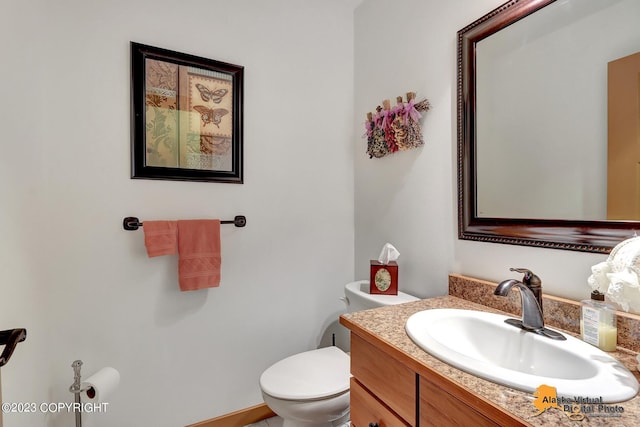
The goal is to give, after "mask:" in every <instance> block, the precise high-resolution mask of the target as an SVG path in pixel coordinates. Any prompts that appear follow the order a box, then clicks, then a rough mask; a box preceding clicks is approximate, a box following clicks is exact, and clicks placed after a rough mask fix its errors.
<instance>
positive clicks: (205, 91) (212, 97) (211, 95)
mask: <svg viewBox="0 0 640 427" xmlns="http://www.w3.org/2000/svg"><path fill="white" fill-rule="evenodd" d="M196 89H198V92H200V98H202V100H203V101H204V102H208V101H213V102H215V103H216V104H219V103H220V101H222V98H223V97H224V96H225V95H226V94H227V92H229V91H228V90H227V89H216V90H214V91H211V90H209V88H208V87H206V86H205V85H203V84H200V83H196Z"/></svg>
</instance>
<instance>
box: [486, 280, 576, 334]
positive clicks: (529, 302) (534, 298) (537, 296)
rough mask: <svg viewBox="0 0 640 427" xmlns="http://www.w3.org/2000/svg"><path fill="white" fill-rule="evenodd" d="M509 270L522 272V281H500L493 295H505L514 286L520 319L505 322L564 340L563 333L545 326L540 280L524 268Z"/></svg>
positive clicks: (528, 330)
mask: <svg viewBox="0 0 640 427" xmlns="http://www.w3.org/2000/svg"><path fill="white" fill-rule="evenodd" d="M510 270H511V271H517V272H518V273H524V277H523V278H522V281H518V280H515V279H508V280H504V281H502V282H500V284H499V285H498V286H497V287H496V289H495V291H494V292H493V294H494V295H500V296H503V297H504V296H507V294H509V291H510V290H511V288H513V287H514V286H515V287H517V288H518V289H519V290H520V299H521V301H522V320H517V319H507V320H505V322H506V323H508V324H510V325H513V326H516V327H518V328H520V329H523V330H525V331H527V332H535V333H536V334H539V335H543V336H545V337H548V338H552V339H555V340H566V338H565V337H564V335H562V334H560V333H558V332H556V331H552V330H551V329H548V328H545V326H544V317H543V312H542V281H541V280H540V278H539V277H538V276H536V275H535V274H533V273H532V272H531V270H527V269H526V268H511V269H510Z"/></svg>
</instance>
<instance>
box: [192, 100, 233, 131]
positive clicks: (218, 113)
mask: <svg viewBox="0 0 640 427" xmlns="http://www.w3.org/2000/svg"><path fill="white" fill-rule="evenodd" d="M193 109H194V110H196V111H197V112H198V113H200V118H201V119H202V125H203V126H206V125H207V124H208V123H213V124H214V125H216V126H217V127H220V122H221V121H222V117H223V116H224V115H226V114H228V113H229V111H228V110H225V109H224V108H208V107H205V106H204V105H194V106H193Z"/></svg>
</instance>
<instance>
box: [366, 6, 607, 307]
mask: <svg viewBox="0 0 640 427" xmlns="http://www.w3.org/2000/svg"><path fill="white" fill-rule="evenodd" d="M502 3H503V1H502V0H482V1H478V0H459V1H455V2H449V1H447V2H445V1H437V0H402V1H397V2H388V1H384V0H368V1H366V2H365V3H363V4H362V5H361V6H359V7H358V8H357V9H356V14H355V65H354V66H355V111H354V113H355V115H356V116H355V123H356V124H355V126H356V130H355V134H356V135H362V133H363V132H364V127H363V122H364V118H365V114H366V113H367V112H368V111H371V110H372V109H374V108H375V106H376V105H378V104H380V103H381V101H382V100H383V99H385V98H391V99H394V98H395V97H396V96H397V95H401V94H404V93H405V92H407V91H411V90H413V91H416V92H417V93H418V98H419V99H422V98H423V97H426V98H428V99H429V100H430V101H431V104H432V110H431V111H429V112H427V113H426V116H425V118H424V121H423V133H424V137H425V146H424V147H422V148H420V149H418V150H413V151H408V152H401V153H398V154H395V155H392V156H387V157H384V158H382V159H369V158H368V156H367V155H366V141H365V140H364V139H362V138H360V139H358V140H357V141H356V143H355V148H354V150H355V224H356V237H355V250H356V253H355V262H356V265H355V271H356V276H357V277H366V275H367V274H368V260H369V259H374V258H376V257H377V256H378V253H379V251H380V248H381V247H382V245H383V244H384V243H385V242H387V241H390V242H391V243H393V244H394V245H396V247H397V248H398V250H399V251H400V253H401V256H400V260H399V265H400V270H399V275H400V278H399V281H400V288H401V289H402V290H405V291H407V292H411V293H414V294H416V295H419V296H423V297H426V296H433V295H442V294H445V293H446V292H447V275H448V274H449V273H452V272H453V273H462V274H467V275H470V276H474V277H478V278H483V279H487V280H493V281H499V280H502V279H505V278H511V277H518V276H517V275H514V274H513V273H511V272H510V271H509V267H527V268H530V269H532V270H533V271H534V272H536V273H537V274H538V275H539V276H540V277H541V278H542V280H543V286H544V291H545V292H547V293H549V294H554V295H558V296H564V297H568V298H573V299H576V300H577V299H582V298H584V297H586V296H587V295H588V293H589V291H590V289H589V287H588V286H587V284H586V279H587V277H588V276H589V274H590V267H591V265H593V264H595V263H597V262H600V261H603V260H604V259H605V258H606V256H605V255H596V254H586V253H579V252H570V251H560V250H547V249H539V248H531V247H521V246H511V245H502V244H492V243H481V242H472V241H462V240H458V238H457V219H456V218H457V183H456V174H457V170H456V60H457V58H456V41H457V38H456V37H457V31H458V30H460V29H462V28H464V27H465V26H466V25H468V24H470V23H472V22H473V21H475V20H476V19H477V18H479V17H481V16H482V15H484V14H485V13H487V12H489V11H491V10H493V9H494V8H496V7H497V6H499V5H501V4H502Z"/></svg>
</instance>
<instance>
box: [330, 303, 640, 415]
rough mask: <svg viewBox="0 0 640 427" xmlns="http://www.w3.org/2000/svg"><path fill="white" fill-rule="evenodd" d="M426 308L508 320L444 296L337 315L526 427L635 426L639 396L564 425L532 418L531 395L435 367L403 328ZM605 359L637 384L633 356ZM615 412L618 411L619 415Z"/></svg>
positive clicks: (620, 354) (587, 408)
mask: <svg viewBox="0 0 640 427" xmlns="http://www.w3.org/2000/svg"><path fill="white" fill-rule="evenodd" d="M432 308H460V309H468V310H479V311H487V312H493V313H500V314H505V315H509V316H513V315H512V314H510V313H505V312H502V311H500V310H496V309H493V308H490V307H486V306H484V305H481V304H478V303H475V302H471V301H468V300H465V299H461V298H458V297H455V296H451V295H449V296H444V297H436V298H429V299H424V300H420V301H415V302H410V303H405V304H399V305H393V306H388V307H381V308H376V309H372V310H364V311H359V312H354V313H347V314H344V315H342V318H341V320H340V321H341V323H342V324H343V325H345V326H346V327H348V328H350V329H352V330H353V331H355V332H357V333H364V334H365V335H367V334H370V335H371V336H372V337H374V338H377V339H379V340H381V341H383V342H384V343H385V344H388V348H390V349H391V351H392V352H399V353H397V354H398V355H400V356H402V357H401V358H400V359H401V360H407V357H408V358H409V360H411V361H412V366H411V367H412V368H416V370H417V372H418V373H421V372H420V370H421V369H424V372H426V374H427V375H428V372H429V370H433V371H435V372H437V373H440V374H441V375H443V376H445V377H447V378H448V379H449V380H451V381H453V382H455V383H457V384H459V385H461V386H463V387H464V388H466V389H467V390H469V391H471V392H472V393H474V394H476V395H478V396H481V397H483V398H484V399H486V400H489V401H490V402H492V403H493V404H494V405H496V406H498V407H500V408H502V409H503V410H505V411H506V412H508V413H510V414H512V415H514V416H516V417H518V418H520V419H522V420H524V421H525V422H527V423H529V424H530V425H532V426H545V427H546V426H564V425H567V426H569V425H574V426H575V425H576V423H577V425H581V423H585V424H586V425H590V426H609V427H611V426H620V427H626V426H629V427H632V426H633V427H635V426H640V397H639V396H636V397H634V398H633V399H631V400H628V401H626V402H621V403H615V404H607V405H605V406H608V407H616V406H617V407H618V408H617V412H616V413H615V414H612V413H611V412H605V408H602V407H598V405H597V404H593V405H591V404H587V405H585V406H584V407H583V408H582V413H583V414H584V415H585V416H586V417H585V418H584V419H583V420H581V421H573V420H570V419H569V418H568V415H567V414H566V413H564V412H563V411H561V410H557V409H549V410H546V411H545V412H544V413H542V414H540V415H537V416H536V414H537V413H538V410H537V409H536V407H535V406H534V405H533V401H534V396H533V395H532V394H530V393H526V392H523V391H519V390H515V389H512V388H509V387H504V386H501V385H498V384H496V383H493V382H491V381H487V380H484V379H482V378H479V377H476V376H474V375H471V374H468V373H466V372H464V371H461V370H459V369H457V368H454V367H453V366H450V365H448V364H447V363H444V362H441V361H440V360H438V359H436V358H435V357H433V356H431V355H429V354H428V353H427V352H425V351H424V350H422V349H421V348H419V347H418V346H417V345H415V344H414V343H413V341H411V339H410V338H409V337H408V336H407V334H406V332H405V329H404V325H405V323H406V321H407V319H408V318H409V316H411V315H412V314H413V313H416V312H418V311H422V310H427V309H432ZM514 317H518V316H514ZM563 332H564V331H563ZM569 333H570V332H569ZM570 334H571V333H570ZM572 335H574V334H572ZM609 354H611V355H612V356H613V357H615V358H617V359H618V360H620V361H621V362H622V363H624V365H625V366H626V367H627V368H628V369H629V370H630V371H631V372H632V373H633V374H634V375H635V377H636V379H638V380H639V381H640V372H638V370H637V369H636V365H637V361H636V359H635V356H636V353H635V352H633V351H630V350H626V349H623V348H620V347H618V351H616V352H611V353H609ZM413 362H415V363H413ZM584 397H591V396H584ZM620 409H622V411H621V410H620ZM589 411H590V412H589ZM612 415H615V416H612Z"/></svg>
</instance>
